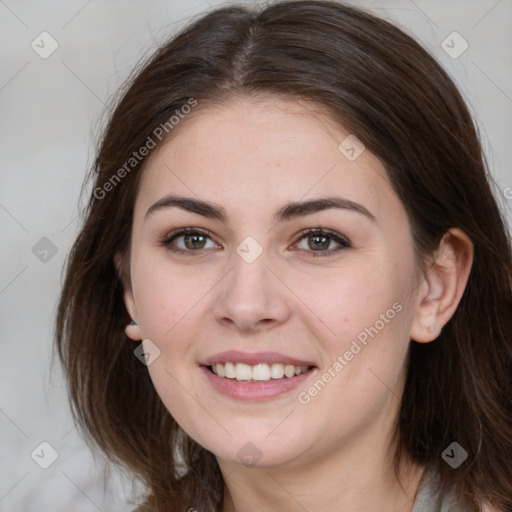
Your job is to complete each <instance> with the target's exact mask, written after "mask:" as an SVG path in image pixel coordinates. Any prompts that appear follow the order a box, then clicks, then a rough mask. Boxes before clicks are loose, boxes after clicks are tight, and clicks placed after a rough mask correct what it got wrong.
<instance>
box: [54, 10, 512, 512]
mask: <svg viewBox="0 0 512 512" xmlns="http://www.w3.org/2000/svg"><path fill="white" fill-rule="evenodd" d="M91 178H92V179H94V187H93V190H92V193H91V196H90V200H89V204H88V208H87V211H86V214H85V220H84V224H83V226H82V228H81V231H80V233H79V235H78V238H77V240H76V242H75V244H74V246H73V248H72V251H71V254H70V258H69V261H68V265H67V271H66V278H65V282H64V286H63V290H62V296H61V299H60V304H59V310H58V316H57V323H56V333H57V335H56V345H57V349H58V354H59V356H60V359H61V361H62V363H63V365H64V368H65V371H66V376H67V379H68V384H69V392H70V397H71V401H72V405H73V408H74V409H73V413H74V415H75V419H76V421H77V422H78V423H79V424H80V426H81V427H82V428H83V431H84V433H85V434H86V435H87V436H88V438H89V439H90V440H91V441H92V443H93V444H95V445H97V446H99V447H100V448H101V449H102V450H103V452H104V453H105V454H106V455H107V456H108V457H109V459H110V460H112V461H113V462H114V463H117V464H119V465H121V466H123V467H125V468H126V469H127V470H128V471H129V472H130V473H131V474H133V475H134V476H137V477H139V478H140V479H141V480H142V481H143V482H144V484H145V485H146V487H147V494H146V496H145V500H144V503H143V504H142V506H141V508H140V510H147V511H164V510H165V511H178V510H179V511H183V510H190V511H193V510H197V511H222V512H235V511H236V512H240V511H246V510H280V511H292V510H308V511H313V510H329V511H339V510H354V511H356V510H357V511H363V510H364V511H368V510H372V511H373V510H376V511H398V510H401V511H409V512H410V511H413V512H420V511H422V512H423V511H427V510H432V511H434V510H435V511H437V510H455V509H457V510H468V511H477V510H495V511H506V510H511V509H512V483H511V479H510V474H511V472H512V462H511V460H512V457H511V454H512V441H511V440H512V416H511V412H510V411H511V410H512V406H511V399H510V397H511V396H512V394H511V391H512V390H511V387H512V386H511V361H512V357H511V343H510V336H509V333H510V332H511V330H512V323H511V322H512V320H511V316H510V310H511V305H512V298H511V290H512V277H511V268H512V265H511V263H512V257H511V246H510V240H509V236H508V233H507V228H506V226H505V222H504V218H503V215H502V213H501V212H500V211H499V208H498V206H497V204H496V201H495V199H494V197H493V193H492V190H491V187H490V178H489V177H488V171H487V168H486V164H485V160H484V157H483V155H482V149H481V146H480V143H479V140H478V137H477V134H476V131H475V127H474V123H473V120H472V119H471V117H470V114H469V113H468V110H467V107H466V105H465V104H464V102H463V100H462V98H461V96H460V94H459V92H458V91H457V89H456V87H455V86H454V84H453V82H452V81H451V80H450V78H449V77H448V76H447V74H446V73H445V72H444V71H443V70H442V69H441V68H440V66H439V65H438V64H437V63H436V62H435V61H434V60H433V58H432V57H431V56H429V55H428V53H427V52H426V51H425V50H424V49H423V48H421V47H420V46H419V45H418V43H416V42H415V41H414V40H413V39H411V38H410V37H409V36H407V35H406V34H404V33H403V32H402V31H400V30H399V29H398V28H396V27H394V26H393V25H391V24H389V23H388V22H386V21H384V20H382V19H379V18H376V17H374V16H372V15H370V14H367V13H365V12H364V11H361V10H358V9H356V8H353V7H349V6H345V5H343V4H339V3H333V2H323V1H320V2H311V1H299V2H280V3H276V4H274V5H271V6H269V7H266V8H264V9H262V10H260V11H257V10H251V9H247V8H242V7H226V8H222V9H217V10H216V11H214V12H211V13H209V14H207V15H205V16H203V17H202V18H200V19H198V20H197V21H195V22H194V23H193V24H191V25H190V26H189V27H187V28H186V29H185V30H184V31H183V32H182V33H180V34H179V35H177V36H176V37H174V38H172V39H171V40H170V41H169V42H168V43H167V44H165V45H164V46H162V47H161V48H160V49H159V50H158V51H157V52H156V53H155V54H154V55H153V56H152V57H151V59H150V60H149V61H148V62H147V63H146V64H145V65H144V66H143V67H142V68H141V69H140V70H138V72H137V73H136V75H135V76H134V77H133V78H132V79H131V80H130V81H129V83H128V84H127V87H126V89H125V91H124V94H123V96H122V97H121V98H120V100H119V101H118V103H117V105H116V107H115V109H114V110H113V112H112V115H111V117H110V120H109V123H108V126H107V128H106V130H105V132H104V137H103V139H102V142H101V146H100V148H99V152H98V156H97V159H96V161H95V165H94V168H93V170H92V173H91ZM450 507H451V508H450ZM456 507H458V508H456Z"/></svg>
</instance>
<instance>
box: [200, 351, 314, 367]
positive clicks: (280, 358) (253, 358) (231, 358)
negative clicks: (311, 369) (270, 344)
mask: <svg viewBox="0 0 512 512" xmlns="http://www.w3.org/2000/svg"><path fill="white" fill-rule="evenodd" d="M217 363H222V364H224V363H245V364H248V365H251V366H254V365H256V364H259V363H266V364H272V363H281V364H292V365H294V366H315V365H314V364H313V363H311V362H309V361H304V360H302V359H297V358H296V357H291V356H287V355H285V354H280V353H278V352H252V353H250V352H240V351H237V350H228V351H226V352H219V353H218V354H214V355H213V356H211V357H209V358H207V359H206V360H205V361H204V363H202V364H203V365H205V366H212V365H214V364H217Z"/></svg>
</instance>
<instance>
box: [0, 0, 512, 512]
mask: <svg viewBox="0 0 512 512" xmlns="http://www.w3.org/2000/svg"><path fill="white" fill-rule="evenodd" d="M229 3H231V4H238V3H241V2H229ZM246 3H247V4H255V3H262V2H246ZM347 3H352V4H357V5H358V6H360V7H363V8H365V9H367V10H369V11H370V12H373V13H375V14H377V15H379V16H381V17H383V18H385V19H387V20H389V21H391V22H393V23H395V24H397V25H398V26H400V27H401V28H402V29H403V30H405V31H406V32H407V33H409V34H411V35H413V36H414V37H415V38H416V39H417V40H419V41H420V42H421V43H422V44H423V45H424V46H425V47H426V48H427V49H428V50H429V51H430V52H431V53H432V54H433V55H434V56H435V57H436V58H437V60H438V61H439V62H440V63H441V64H442V65H443V66H444V68H445V69H446V70H447V71H448V73H449V74H450V75H451V76H452V77H453V79H454V80H455V82H456V83H457V85H458V86H459V88H460V90H461V92H462V94H463V95H464V97H465V98H466V100H467V102H468V104H469V107H470V109H471V111H472V112H473V115H474V117H475V119H476V121H477V124H478V128H479V130H480V133H481V137H482V141H483V144H484V148H485V152H486V154H487V158H488V161H489V164H490V168H491V172H492V175H493V177H494V180H495V182H496V194H497V196H498V199H499V201H500V204H501V205H502V207H503V208H504V210H505V211H506V214H507V216H508V219H509V223H511V224H512V171H511V167H510V162H512V144H511V143H510V141H511V140H512V139H511V135H512V66H511V64H512V32H511V31H510V27H511V26H512V1H510V0H497V1H496V0H452V1H450V2H445V1H444V0H428V1H427V0H414V1H413V0H389V1H385V0H383V1H368V0H361V1H358V2H356V1H352V2H347ZM225 4H226V2H220V1H215V0H167V1H160V0H155V1H143V0H107V1H101V0H68V1H63V0H62V1H50V0H43V1H41V0H38V1H36V0H28V1H24V0H0V40H1V45H0V55H1V60H0V62H1V68H0V125H1V139H0V155H1V157H0V158H1V160H0V161H1V165H0V180H1V181H0V229H1V240H2V243H1V252H0V254H1V265H0V347H1V357H0V512H31V511H38V512H50V511H51V512H69V511H70V510H72V511H73V512H94V511H103V512H117V511H123V512H124V511H129V510H131V509H132V508H133V505H129V504H128V503H129V502H128V500H129V499H130V492H131V486H130V484H129V482H128V481H127V480H126V479H123V478H122V475H121V474H119V473H118V472H114V474H113V475H112V478H111V480H110V481H109V485H108V487H107V488H104V485H103V477H104V473H105V464H104V461H103V459H102V458H101V457H93V454H92V452H91V450H90V449H89V448H88V447H87V445H86V443H85V442H84V440H83V439H82V437H81V435H80V433H79V432H78V431H77V428H76V427H75V426H74V424H73V420H72V417H71V413H70V409H69V405H68V399H67V394H66V388H65V385H64V382H63V380H62V375H61V372H60V367H59V365H58V362H57V360H55V361H56V362H55V365H54V366H53V367H51V358H52V348H53V341H52V336H53V319H54V315H55V308H56V301H57V298H58V293H59V288H60V284H61V272H62V267H63V264H64V262H65V258H66V255H67V253H68V251H69V249H70V247H71V244H72V241H73V239H74V237H75V235H76V233H77V229H78V213H79V211H80V207H81V205H83V202H82V203H81V204H79V195H80V190H81V186H82V182H83V179H84V177H85V173H86V171H87V169H88V168H89V167H90V165H91V163H92V161H93V158H94V145H95V142H96V140H97V137H98V133H99V130H100V127H101V126H102V122H103V121H104V112H105V109H106V106H107V105H108V104H109V100H110V98H111V97H112V95H113V94H114V93H115V92H116V90H117V89H118V87H119V86H120V85H121V84H122V83H123V81H124V80H125V79H126V78H127V77H128V74H129V73H130V71H131V70H132V69H133V67H134V66H135V65H136V64H137V63H138V62H139V61H140V59H142V58H144V57H146V56H147V55H148V53H150V52H151V51H152V50H153V49H155V48H156V46H157V45H158V44H159V43H160V42H161V41H162V40H163V39H165V38H167V37H168V36H169V35H170V34H173V33H175V32H176V31H177V30H179V29H180V28H182V27H183V26H184V25H185V24H187V23H188V22H189V21H190V20H191V19H192V18H193V17H195V16H198V15H199V14H201V13H204V12H205V11H207V10H211V9H213V8H215V7H218V6H220V5H225Z"/></svg>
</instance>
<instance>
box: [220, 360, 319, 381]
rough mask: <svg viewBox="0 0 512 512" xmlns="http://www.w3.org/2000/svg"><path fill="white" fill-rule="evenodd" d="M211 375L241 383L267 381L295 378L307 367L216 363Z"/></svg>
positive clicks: (276, 364) (278, 364) (275, 364)
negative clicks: (240, 381) (241, 381)
mask: <svg viewBox="0 0 512 512" xmlns="http://www.w3.org/2000/svg"><path fill="white" fill-rule="evenodd" d="M211 368H212V371H213V373H215V374H216V375H218V376H219V377H226V378H227V379H236V380H243V381H251V380H252V381H269V380H271V379H282V378H283V377H284V376H286V377H287V378H291V377H295V376H296V375H300V374H301V373H304V372H306V371H307V370H308V369H309V366H294V365H293V364H286V365H285V364H281V363H274V364H272V365H268V364H266V363H260V364H256V365H254V366H251V365H248V364H245V363H225V364H222V363H217V364H214V365H213V366H212V367H211Z"/></svg>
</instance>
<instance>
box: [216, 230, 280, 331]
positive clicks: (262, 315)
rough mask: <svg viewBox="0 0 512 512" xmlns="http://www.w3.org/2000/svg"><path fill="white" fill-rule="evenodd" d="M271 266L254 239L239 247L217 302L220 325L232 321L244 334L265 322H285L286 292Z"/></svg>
mask: <svg viewBox="0 0 512 512" xmlns="http://www.w3.org/2000/svg"><path fill="white" fill-rule="evenodd" d="M270 264H271V262H270V261H269V258H268V252H267V251H265V250H264V249H263V247H262V246H261V245H260V244H259V243H258V242H257V241H256V240H255V239H254V238H253V237H247V238H246V239H244V240H243V241H242V242H241V243H240V244H239V245H238V246H237V247H236V249H235V252H234V253H233V255H232V262H231V265H232V266H231V271H230V272H229V275H227V276H226V279H225V280H224V283H223V285H222V291H221V293H220V294H219V296H218V297H217V298H216V304H215V315H216V317H217V319H218V320H219V321H226V320H227V319H229V320H231V322H232V323H234V324H237V325H238V327H239V328H240V329H244V330H250V329H253V328H255V327H256V326H257V324H258V323H259V322H261V321H263V320H264V321H265V322H263V323H268V322H269V321H271V320H273V321H275V322H277V323H279V322H282V321H284V319H285V318H286V317H287V309H288V307H287V303H286V298H285V296H284V291H285V289H284V287H282V285H281V287H280V286H279V283H278V279H277V278H276V277H275V276H274V275H273V272H272V271H271V270H270V268H269V267H270ZM276 285H277V286H276Z"/></svg>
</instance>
